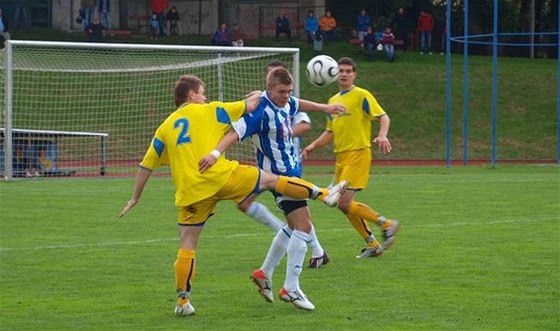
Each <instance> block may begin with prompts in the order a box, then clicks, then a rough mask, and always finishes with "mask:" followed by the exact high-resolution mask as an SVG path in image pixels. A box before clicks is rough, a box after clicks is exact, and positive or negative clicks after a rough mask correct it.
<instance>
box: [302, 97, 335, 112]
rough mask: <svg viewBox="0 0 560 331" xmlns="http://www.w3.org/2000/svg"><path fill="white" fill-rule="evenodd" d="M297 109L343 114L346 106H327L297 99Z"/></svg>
mask: <svg viewBox="0 0 560 331" xmlns="http://www.w3.org/2000/svg"><path fill="white" fill-rule="evenodd" d="M299 109H300V110H303V111H322V112H325V113H327V114H338V113H345V112H346V106H344V105H341V104H331V105H327V104H324V103H317V102H313V101H309V100H304V99H299Z"/></svg>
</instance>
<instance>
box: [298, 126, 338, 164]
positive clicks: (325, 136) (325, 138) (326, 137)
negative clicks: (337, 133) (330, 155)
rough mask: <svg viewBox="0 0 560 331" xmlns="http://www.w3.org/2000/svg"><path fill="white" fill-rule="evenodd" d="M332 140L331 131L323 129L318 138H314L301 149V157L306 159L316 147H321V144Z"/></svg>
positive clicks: (323, 144) (324, 144) (326, 143)
mask: <svg viewBox="0 0 560 331" xmlns="http://www.w3.org/2000/svg"><path fill="white" fill-rule="evenodd" d="M332 141H333V133H332V132H331V131H327V130H325V131H323V133H321V135H320V136H319V138H317V139H315V141H313V142H312V143H311V144H309V145H307V147H305V148H304V149H303V150H302V151H301V158H302V159H304V160H306V159H307V157H308V156H309V154H310V153H311V152H313V151H314V150H316V149H317V148H321V147H323V146H326V145H328V144H330V143H331V142H332Z"/></svg>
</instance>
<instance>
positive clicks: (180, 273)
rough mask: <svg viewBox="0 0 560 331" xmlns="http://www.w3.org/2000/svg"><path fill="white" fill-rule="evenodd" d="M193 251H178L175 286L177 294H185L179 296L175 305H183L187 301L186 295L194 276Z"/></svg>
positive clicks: (194, 254)
mask: <svg viewBox="0 0 560 331" xmlns="http://www.w3.org/2000/svg"><path fill="white" fill-rule="evenodd" d="M195 256H196V253H195V251H194V250H187V249H182V248H181V249H179V253H178V254H177V260H175V285H176V287H177V292H178V293H179V294H183V293H184V294H186V295H184V296H181V295H180V296H179V299H178V301H177V304H179V305H183V304H185V303H186V302H187V301H189V298H188V296H187V295H188V293H189V292H190V291H191V286H192V283H193V281H194V276H195V275H196V267H195Z"/></svg>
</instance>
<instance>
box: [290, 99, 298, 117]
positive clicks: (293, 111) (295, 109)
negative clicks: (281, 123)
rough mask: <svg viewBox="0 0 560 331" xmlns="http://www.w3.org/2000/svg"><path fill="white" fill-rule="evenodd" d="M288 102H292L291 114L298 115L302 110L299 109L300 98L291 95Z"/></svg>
mask: <svg viewBox="0 0 560 331" xmlns="http://www.w3.org/2000/svg"><path fill="white" fill-rule="evenodd" d="M288 103H289V104H290V116H296V114H298V113H299V112H300V110H299V99H298V98H296V97H294V96H291V97H290V99H289V101H288Z"/></svg>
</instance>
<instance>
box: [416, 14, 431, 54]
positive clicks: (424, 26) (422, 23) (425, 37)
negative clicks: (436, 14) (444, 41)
mask: <svg viewBox="0 0 560 331" xmlns="http://www.w3.org/2000/svg"><path fill="white" fill-rule="evenodd" d="M433 30H434V18H433V17H432V14H430V13H429V12H427V11H424V10H422V11H420V15H419V16H418V32H420V54H424V53H428V54H432V31H433Z"/></svg>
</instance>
